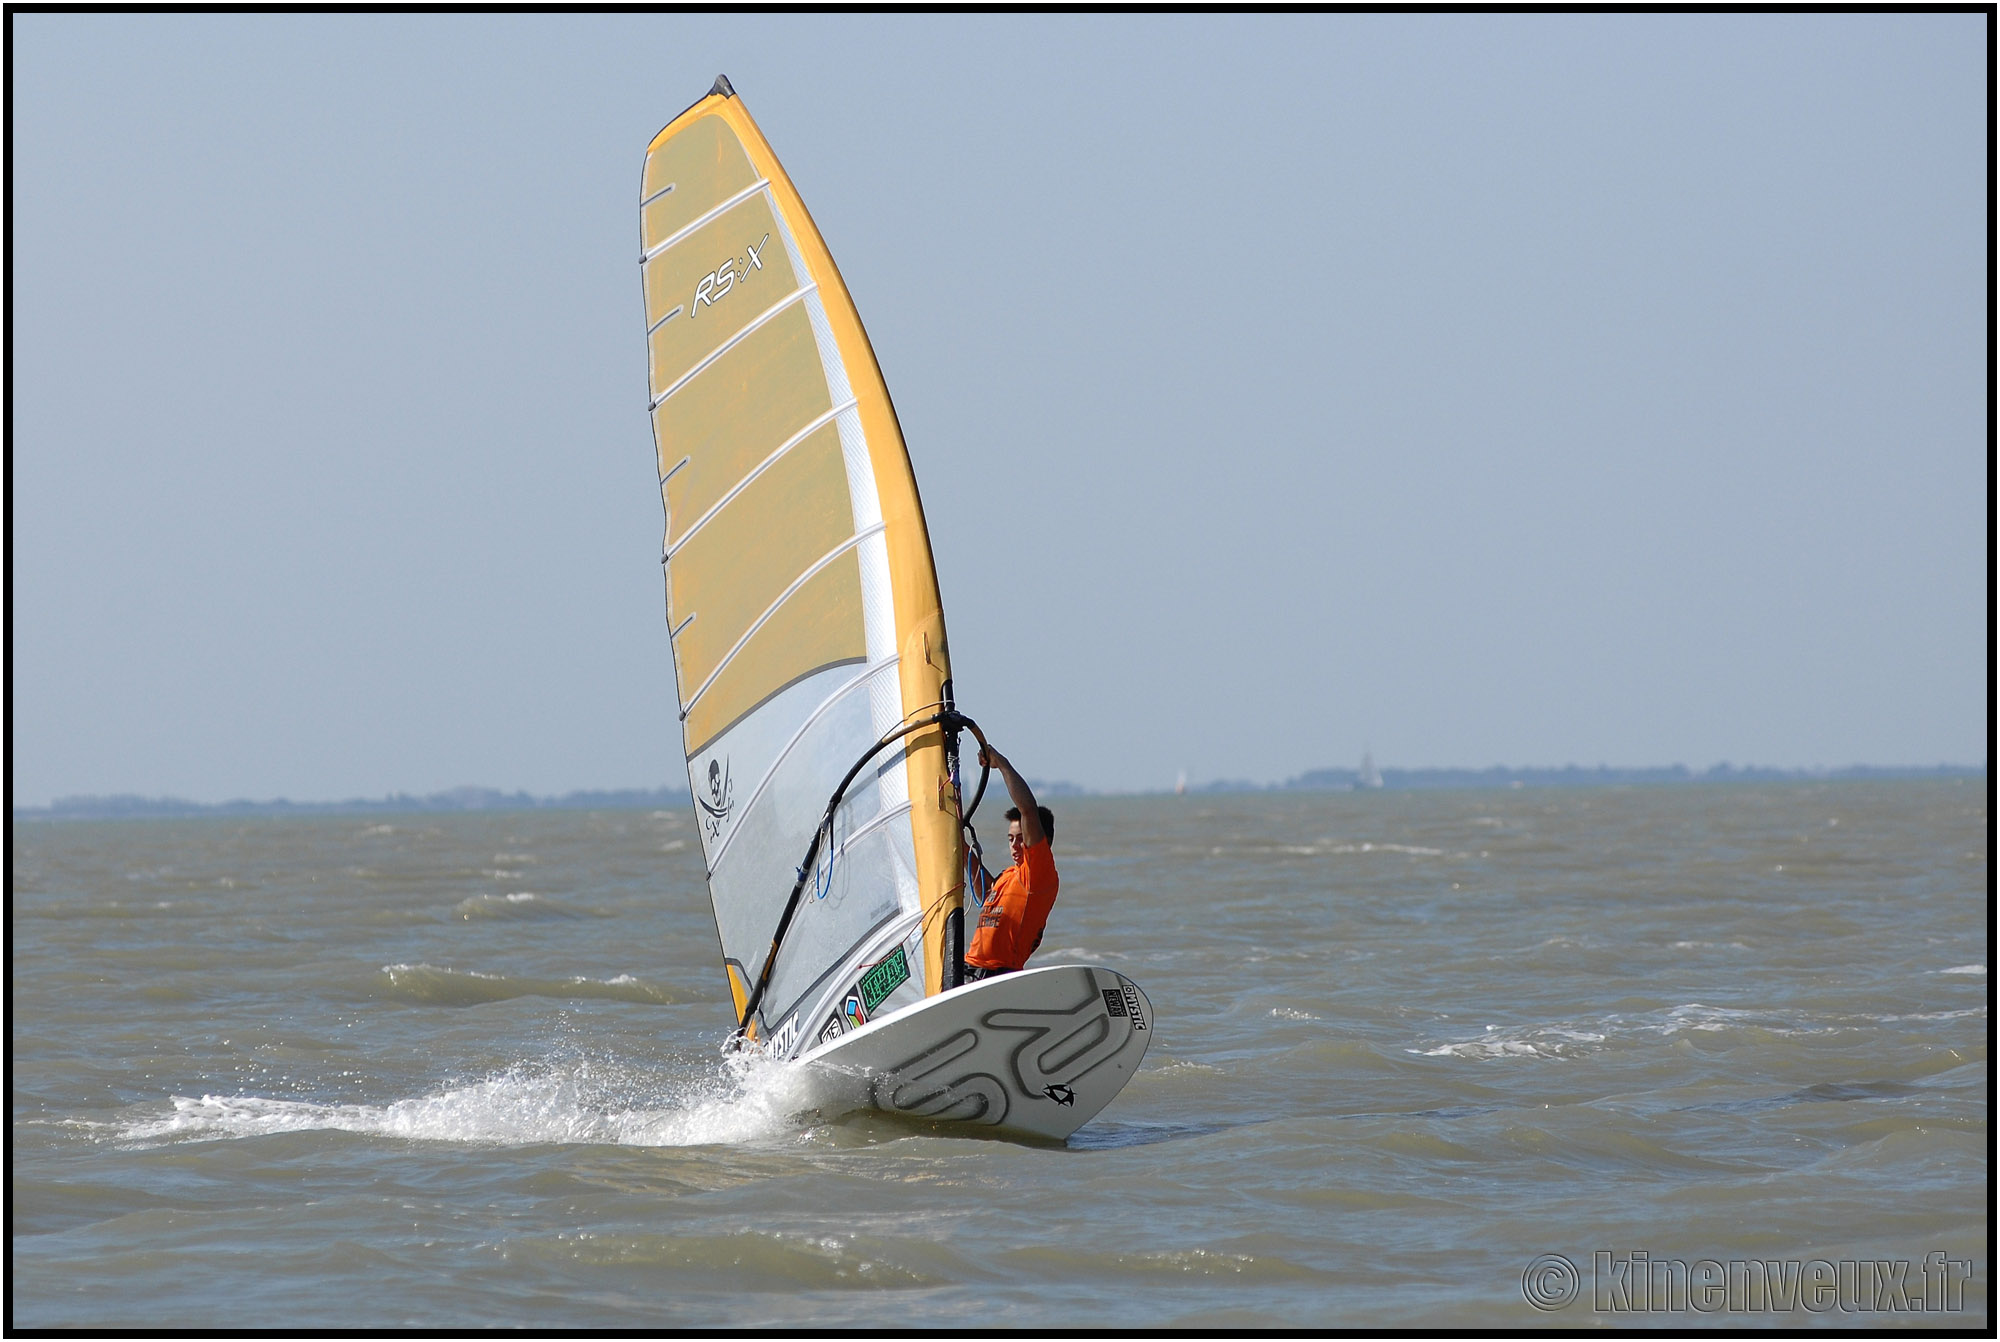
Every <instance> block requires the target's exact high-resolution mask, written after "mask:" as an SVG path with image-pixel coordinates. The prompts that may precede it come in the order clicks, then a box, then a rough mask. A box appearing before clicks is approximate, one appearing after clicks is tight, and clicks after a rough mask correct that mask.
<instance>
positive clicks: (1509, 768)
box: [12, 760, 1989, 820]
mask: <svg viewBox="0 0 2000 1342" xmlns="http://www.w3.org/2000/svg"><path fill="white" fill-rule="evenodd" d="M1376 772H1377V774H1378V776H1379V779H1380V781H1379V782H1378V783H1374V784H1365V783H1363V782H1362V780H1361V771H1360V770H1359V769H1358V768H1350V767H1346V766H1333V767H1326V768H1318V769H1308V770H1306V771H1304V772H1303V773H1299V774H1294V775H1292V776H1291V777H1290V778H1287V779H1284V780H1282V781H1278V782H1268V783H1261V782H1257V781H1255V780H1253V779H1247V778H1213V779H1209V780H1207V781H1206V782H1202V783H1185V784H1182V785H1180V786H1175V785H1171V784H1169V785H1165V786H1161V787H1152V788H1091V787H1084V786H1081V785H1079V784H1075V783H1071V782H1068V781H1067V780H1061V779H1029V780H1028V782H1029V786H1031V787H1032V788H1034V789H1035V790H1036V791H1037V793H1039V794H1042V795H1046V796H1049V797H1148V796H1172V795H1176V794H1177V793H1180V792H1183V791H1184V792H1186V793H1188V794H1195V793H1201V794H1210V795H1214V794H1223V793H1244V792H1286V791H1293V792H1312V791H1362V792H1366V791H1375V790H1378V789H1380V790H1386V791H1392V792H1393V791H1400V790H1410V789H1411V788H1419V789H1426V790H1428V789H1434V788H1446V787H1472V788H1476V787H1481V786H1503V787H1504V786H1508V785H1510V784H1514V785H1520V786H1531V785H1532V786H1562V785H1565V784H1567V785H1570V786H1590V785H1593V784H1595V785H1616V784H1618V783H1675V782H1687V783H1698V782H1764V781H1768V782H1783V781H1801V782H1804V781H1813V780H1820V781H1829V782H1835V781H1862V780H1866V779H1871V778H1873V779H1890V778H1919V777H1964V776H1970V775H1983V774H1986V773H1988V772H1989V766H1988V765H1987V764H1984V763H1981V764H1950V763H1938V764H1916V765H1874V764H1848V765H1839V766H1825V765H1817V766H1805V767H1779V766H1767V765H1755V764H1750V765H1734V764H1731V763H1730V762H1728V761H1727V760H1724V761H1721V762H1719V763H1717V764H1713V765H1711V766H1709V767H1708V768H1707V769H1690V768H1689V767H1688V766H1687V765H1685V764H1670V765H1639V766H1627V765H1607V764H1599V765H1595V766H1585V765H1578V764H1564V765H1506V764H1494V765H1488V766H1485V767H1472V766H1463V765H1441V766H1440V765H1427V766H1415V767H1410V768H1404V767H1401V766H1393V765H1392V766H1388V767H1385V768H1380V769H1378V770H1377V771H1376ZM1398 784H1400V787H1399V786H1398ZM691 795H692V794H691V792H690V791H689V789H688V787H687V786H686V785H685V784H682V785H679V786H675V785H673V784H666V785H663V786H660V787H652V788H642V787H626V788H581V789H572V790H571V791H569V792H565V793H559V794H553V793H552V794H535V793H530V792H528V791H526V790H525V789H515V790H513V791H508V790H505V789H502V788H494V787H486V786H482V785H479V784H461V785H460V786H457V787H453V788H446V789H443V790H441V791H437V792H430V793H425V794H421V795H419V794H413V793H410V792H404V791H398V792H391V793H388V794H386V795H384V796H382V797H379V798H378V797H347V798H341V799H336V800H319V801H293V800H291V799H290V798H287V797H275V798H272V799H269V800H253V799H250V798H247V797H236V798H230V799H228V800H226V801H217V802H202V801H190V800H187V799H185V798H181V797H175V796H169V795H147V794H143V793H136V792H118V793H78V794H72V795H68V796H62V797H57V798H55V799H54V800H53V801H50V802H47V803H45V804H42V805H29V806H18V805H17V806H14V807H13V808H12V815H13V817H14V818H15V819H25V820H35V819H44V818H49V819H55V818H64V817H69V818H87V817H90V816H100V817H104V818H117V817H129V818H134V819H137V818H141V817H142V816H147V815H151V816H154V817H161V816H172V815H195V814H204V813H236V814H255V813H259V812H272V811H277V812H286V811H293V812H321V813H325V812H334V811H381V812H395V811H411V810H415V811H493V810H589V809H606V810H627V809H642V808H646V807H656V806H661V805H669V804H675V805H677V804H681V803H685V802H687V801H688V800H689V798H690V797H691Z"/></svg>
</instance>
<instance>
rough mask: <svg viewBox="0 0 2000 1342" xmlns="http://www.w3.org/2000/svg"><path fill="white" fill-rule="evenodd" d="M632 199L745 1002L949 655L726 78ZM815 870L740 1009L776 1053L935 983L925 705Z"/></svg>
mask: <svg viewBox="0 0 2000 1342" xmlns="http://www.w3.org/2000/svg"><path fill="white" fill-rule="evenodd" d="M640 201H641V204H640V237H641V245H642V247H643V256H642V265H643V270H644V289H645V299H646V330H647V336H646V343H647V366H648V373H649V378H650V386H651V394H650V401H651V408H652V420H653V442H654V446H655V448H656V450H657V453H658V458H659V477H660V497H661V501H662V503H663V504H664V505H665V509H666V543H665V551H664V555H663V562H664V565H665V570H666V588H667V620H668V628H669V630H670V631H671V634H672V641H673V661H674V680H675V687H676V697H677V701H678V703H679V705H680V714H681V727H682V732H683V742H684V746H685V750H686V756H687V765H688V780H689V784H690V786H691V788H692V789H693V792H694V801H695V816H696V820H697V822H698V823H699V826H700V830H701V842H702V851H703V855H704V857H705V858H706V860H707V865H708V882H709V893H710V895H711V897H712V899H713V901H714V905H715V921H716V929H717V931H718V933H719V934H720V936H721V941H722V956H723V964H724V967H725V971H726V972H727V974H728V977H729V987H730V992H731V997H732V1000H733V1002H734V1006H735V1011H736V1013H737V1014H738V1015H739V1016H740V1014H741V1012H742V1010H743V1007H744V1004H745V1002H746V999H747V997H748V995H749V992H750V989H751V985H752V984H753V983H754V982H755V981H756V979H757V976H758V974H759V973H760V972H761V971H762V969H763V967H764V962H765V959H766V957H767V955H768V954H769V952H770V949H771V942H772V936H773V933H774V931H775V929H776V927H777V924H778V920H779V918H780V916H781V914H782V913H783V911H784V908H785V904H786V900H787V897H788V896H789V895H790V893H791V890H792V887H793V885H794V883H795V881H796V879H797V869H798V864H799V863H800V861H801V860H802V858H803V857H804V855H805V853H806V850H807V847H808V845H809V844H810V843H811V841H812V837H813V833H814V830H815V828H816V827H817V826H818V824H819V821H820V817H821V814H822V812H823V811H824V808H825V806H826V804H827V801H828V798H829V797H830V796H831V795H832V793H833V790H834V789H835V787H837V786H838V785H839V783H840V781H841V778H842V777H843V776H844V775H845V774H846V772H847V770H848V769H849V768H850V767H851V766H852V765H853V764H854V763H855V761H856V760H858V759H860V758H861V756H862V755H863V753H865V752H866V750H867V749H868V748H869V747H870V746H871V745H873V744H874V743H875V742H876V741H878V740H879V739H880V738H881V737H882V736H884V735H885V734H887V733H888V732H891V731H893V730H895V729H896V728H897V727H899V726H901V725H903V724H905V723H908V722H913V721H917V720H919V719H921V718H927V717H929V716H932V715H934V714H935V713H936V712H937V710H938V708H939V706H940V705H941V703H942V701H943V700H944V698H945V696H946V694H947V693H948V685H947V682H948V681H949V680H950V676H951V671H950V661H949V659H948V657H947V654H946V649H945V633H944V614H943V611H942V609H941V607H940V604H939V600H938V588H937V574H936V571H935V569H934V568H933V566H932V562H931V549H930V537H929V535H928V533H927V532H926V530H925V526H924V516H923V508H922V505H921V504H920V503H919V502H918V499H917V488H916V479H915V477H914V476H913V475H912V473H911V470H910V461H909V454H908V452H907V451H906V449H905V447H904V445H903V438H902V432H901V430H900V429H899V428H898V426H897V423H896V414H895V410H894V408H893V407H892V406H891V405H890V402H889V392H888V388H887V387H886V386H885V385H884V383H883V380H882V374H881V370H880V369H879V368H878V367H877V366H876V363H875V356H874V352H873V350H872V349H871V348H870V347H869V344H868V337H867V334H866V333H865V332H864V331H863V330H862V328H861V319H860V317H859V316H858V315H857V314H856V312H855V308H854V302H853V299H852V298H850V297H849V295H848V292H847V287H846V285H845V284H843V283H842V282H841V278H840V272H839V271H838V270H837V269H836V268H835V267H834V264H833V258H832V257H831V256H830V255H829V254H828V252H827V249H826V244H825V242H823V241H822V240H821V238H820V235H819V230H818V229H817V228H816V227H814V225H813V221H812V217H811V216H810V215H808V214H807V213H806V208H805V205H804V203H803V202H802V201H801V200H800V199H799V195H798V192H797V191H796V190H795V189H793V186H792V183H791V181H790V179H789V178H787V177H786V176H785V172H784V169H783V168H782V167H780V166H779V164H778V160H777V158H776V157H775V156H774V155H773V154H772V152H771V148H770V146H769V145H768V144H767V143H765V140H764V137H763V135H762V133H761V132H759V131H758V129H757V126H756V123H755V122H753V121H751V119H750V115H749V113H748V112H746V111H745V110H744V108H743V104H742V102H741V100H740V99H738V98H737V97H736V96H735V93H734V91H733V90H732V89H731V88H730V87H729V83H728V81H727V80H726V79H718V80H717V81H716V85H715V88H714V89H713V90H712V91H711V92H710V93H709V95H708V96H707V97H705V98H703V99H702V100H701V101H700V102H698V103H696V104H695V105H694V106H693V107H690V108H689V109H688V110H687V111H686V112H683V113H682V114H681V115H680V116H678V117H676V118H675V119H674V121H673V122H672V123H671V124H670V125H668V126H667V128H666V129H665V130H663V131H661V132H660V133H659V134H658V135H657V136H655V137H654V138H653V142H652V144H651V145H649V146H648V147H647V150H646V164H645V172H644V177H643V181H642V185H641V189H640ZM815 866H816V867H817V870H816V871H814V872H810V873H808V881H809V884H808V886H807V888H806V892H805V895H804V897H803V898H802V899H801V901H800V904H799V907H798V909H797V912H796V914H795V916H794V920H793V923H792V925H791V927H790V929H789V931H788V932H787V934H786V937H785V942H784V946H783V947H782V949H781V953H780V954H779V956H778V958H777V960H776V963H775V967H774V970H773V973H772V978H771V982H770V985H769V987H768V989H767V990H766V992H765V994H764V997H763V999H762V1001H761V1003H760V1006H759V1010H758V1012H757V1013H756V1015H757V1017H758V1019H754V1020H753V1021H752V1022H751V1031H752V1033H753V1035H755V1036H757V1037H759V1038H762V1039H763V1040H764V1041H765V1042H766V1044H767V1045H768V1046H769V1047H771V1048H772V1049H773V1050H774V1051H777V1052H779V1053H782V1054H785V1055H788V1056H790V1055H796V1054H799V1053H802V1052H805V1051H806V1050H808V1049H810V1048H812V1047H815V1046H816V1045H817V1044H819V1043H821V1042H824V1041H827V1040H830V1039H832V1038H835V1037H837V1036H838V1035H839V1034H841V1033H844V1032H845V1031H846V1030H847V1029H851V1028H853V1026H854V1025H857V1024H859V1023H861V1022H862V1021H863V1020H867V1019H872V1018H874V1017H876V1016H880V1015H884V1014H886V1013H888V1012H889V1011H891V1010H895V1009H897V1008H898V1007H900V1006H903V1005H907V1004H909V1003H911V1002H914V1001H917V1000H920V999H921V998H923V997H926V996H929V995H931V994H934V993H936V992H938V991H939V990H940V987H941V983H942V978H941V976H942V974H943V971H944V964H945V945H944V935H945V926H946V922H947V915H948V913H949V912H950V911H951V910H955V909H957V908H958V906H959V890H960V884H961V876H960V873H961V871H962V869H963V866H964V854H963V849H962V847H961V840H960V835H959V829H958V817H957V803H956V798H955V796H954V795H953V792H952V788H951V782H950V777H949V773H948V766H947V761H946V751H945V743H944V738H943V735H942V733H941V732H940V731H939V730H938V729H937V728H935V727H932V728H928V729H926V730H924V731H921V732H917V733H914V734H912V735H910V736H907V737H905V738H903V739H902V740H901V741H900V742H899V743H898V744H897V745H896V746H893V747H891V748H889V749H887V750H885V751H883V752H882V753H881V754H879V755H877V756H876V757H875V758H874V760H872V761H871V762H870V764H869V766H868V768H867V769H866V770H865V771H864V772H863V774H862V775H861V777H859V778H858V779H857V780H856V781H855V783H854V784H853V786H852V787H851V788H850V789H849V791H848V793H847V795H846V799H845V801H844V802H843V803H842V805H841V806H840V809H839V811H838V812H837V814H836V817H835V823H834V827H833V836H832V842H831V844H830V845H824V846H823V847H822V851H821V854H820V856H819V858H818V860H817V862H816V863H815Z"/></svg>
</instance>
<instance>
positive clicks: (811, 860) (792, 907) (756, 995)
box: [729, 708, 992, 1048]
mask: <svg viewBox="0 0 2000 1342" xmlns="http://www.w3.org/2000/svg"><path fill="white" fill-rule="evenodd" d="M926 727H942V728H943V729H944V731H945V733H946V737H947V746H948V752H949V755H950V756H951V757H952V758H953V760H954V762H955V761H956V756H957V754H958V733H959V731H960V730H961V729H963V730H966V731H969V732H971V733H972V735H973V737H974V738H975V739H976V740H977V741H978V742H979V744H980V746H981V748H982V749H981V761H980V766H979V786H978V787H977V788H976V789H975V790H974V791H973V794H972V805H970V806H968V807H966V808H965V810H964V812H963V813H962V814H961V815H960V817H959V824H960V826H961V827H963V828H964V829H967V830H970V829H971V828H972V813H973V812H974V811H975V810H977V809H978V808H979V799H980V798H981V797H983V796H985V795H986V777H987V775H988V774H989V773H991V772H992V769H991V767H990V766H988V765H987V764H986V763H985V751H984V747H985V745H986V737H985V735H984V734H983V733H981V732H980V730H979V724H978V723H976V722H974V721H973V720H972V719H971V718H968V717H966V716H965V715H964V714H963V713H960V712H958V711H956V710H954V709H950V708H946V709H943V710H941V711H940V712H938V713H937V714H936V715H935V716H932V717H928V718H923V719H921V720H919V721H917V722H910V723H905V724H904V725H902V726H900V727H898V728H896V729H895V730H894V731H891V732H889V733H887V734H886V735H884V736H883V737H882V739H881V740H879V741H877V742H876V743H875V744H874V745H872V746H870V747H868V749H867V751H865V752H864V753H863V754H862V756H861V758H860V759H858V760H856V761H854V767H853V768H851V769H849V770H848V771H847V776H846V777H845V778H843V779H841V780H840V786H839V787H837V788H835V789H834V790H833V796H832V797H831V798H830V799H828V801H827V803H826V811H825V813H824V814H823V815H821V816H820V821H819V827H818V828H817V829H815V830H814V831H813V837H812V843H811V844H810V845H808V846H807V848H806V856H805V860H804V861H803V862H801V863H799V867H798V880H797V881H796V882H795V883H794V884H793V885H792V894H791V898H789V899H787V900H786V901H785V911H784V912H783V913H782V914H780V915H779V916H778V930H777V931H775V932H773V933H772V934H771V950H770V953H769V954H768V955H766V956H765V957H764V968H763V971H762V972H761V973H759V974H758V975H757V982H756V984H755V986H754V987H752V988H751V990H750V996H749V997H747V998H745V999H744V1002H743V1015H742V1017H741V1018H740V1019H739V1020H738V1021H737V1022H736V1030H735V1032H734V1033H733V1034H731V1035H730V1037H729V1038H730V1044H731V1046H733V1047H737V1048H740V1047H742V1044H743V1040H744V1038H745V1037H746V1035H747V1034H748V1032H749V1029H750V1020H751V1018H752V1017H753V1016H755V1015H756V1014H757V1008H758V1007H759V1006H761V1005H763V1002H764V992H765V990H766V989H767V988H769V987H770V986H771V971H772V970H773V969H775V968H776V967H777V964H778V948H779V947H780V946H782V945H783V944H784V941H785V933H786V932H787V931H789V930H790V929H791V926H792V916H793V915H794V914H796V913H797V912H798V911H799V898H800V896H802V895H803V894H804V893H805V889H806V882H807V881H808V880H809V879H811V874H812V871H813V869H814V865H815V864H816V863H817V861H818V860H819V850H820V845H821V843H823V842H825V841H827V840H829V839H830V838H831V836H832V834H833V816H834V812H835V811H838V810H839V809H840V803H841V800H842V799H843V798H845V797H846V796H847V789H848V788H850V787H852V786H853V785H854V780H855V779H856V778H858V777H860V775H861V771H862V770H863V769H864V768H866V767H867V765H868V761H870V760H872V759H874V758H875V757H876V756H877V755H879V754H881V753H882V752H883V751H884V750H887V749H888V748H889V747H890V746H892V745H894V744H895V743H896V742H897V741H900V740H902V739H903V738H904V737H906V736H908V735H910V734H911V733H913V732H920V731H923V730H924V729H925V728H926ZM956 772H957V771H956V770H955V769H954V770H953V774H954V781H956V778H955V776H956ZM978 842H979V840H978V836H977V835H974V837H973V848H974V850H975V851H977V848H978Z"/></svg>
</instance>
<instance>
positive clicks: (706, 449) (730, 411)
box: [653, 307, 833, 623]
mask: <svg viewBox="0 0 2000 1342" xmlns="http://www.w3.org/2000/svg"><path fill="white" fill-rule="evenodd" d="M832 408H833V402H832V398H831V396H830V394H829V392H828V390H827V385H826V378H825V377H824V376H823V375H822V373H821V372H820V359H819V348H818V345H817V344H816V343H815V341H814V339H813V331H812V326H811V324H810V322H809V321H808V320H807V317H806V313H805V310H804V309H803V308H800V307H793V308H788V309H786V310H785V311H783V312H781V313H779V314H778V315H777V316H776V317H774V318H773V319H771V320H770V321H767V322H765V323H764V324H763V325H762V326H759V327H758V328H757V329H756V330H754V331H752V332H750V333H749V334H748V335H746V336H742V337H741V338H738V339H737V340H736V343H734V344H733V345H731V346H729V347H728V348H727V349H725V350H723V351H722V353H720V354H718V355H716V356H715V357H714V358H713V359H711V360H709V361H708V363H707V364H706V366H704V367H703V369H702V371H701V373H700V375H699V376H697V377H693V378H690V379H688V381H687V382H686V383H684V384H683V385H682V386H681V388H680V390H678V391H676V392H675V393H674V394H673V395H671V396H669V397H667V399H666V400H664V401H662V402H660V405H659V408H658V409H656V410H654V411H653V438H654V442H655V445H656V446H657V447H658V449H659V462H660V474H661V475H663V476H665V477H666V486H665V488H666V499H667V543H668V544H669V545H670V546H671V545H673V544H675V543H676V541H677V540H678V538H679V537H681V536H684V535H686V534H688V532H689V531H690V530H692V529H693V527H694V526H695V525H696V524H697V523H699V522H700V521H701V520H702V518H703V517H705V516H707V514H708V512H709V510H710V509H712V508H713V507H714V506H715V505H716V504H718V503H720V502H721V501H722V499H723V497H724V496H725V495H727V494H728V493H729V491H731V490H732V489H735V488H736V487H737V486H738V485H740V484H742V483H743V482H744V480H745V479H746V478H748V477H749V475H750V474H751V472H753V471H755V470H756V469H757V467H758V466H759V465H761V464H762V463H763V462H764V461H765V460H767V459H768V458H769V457H770V456H771V454H772V453H774V452H778V451H781V450H783V449H784V448H785V446H786V445H787V444H788V443H791V442H792V441H793V440H794V439H796V438H797V437H798V435H799V434H800V433H802V432H804V431H806V430H807V429H810V428H811V427H812V426H813V425H814V424H816V423H818V422H820V421H821V420H823V419H824V418H825V415H826V412H827V411H829V410H831V409H832ZM774 524H775V522H774ZM686 615H687V612H685V611H678V612H675V613H674V619H675V622H676V623H678V622H679V621H680V620H681V619H684V618H686Z"/></svg>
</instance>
